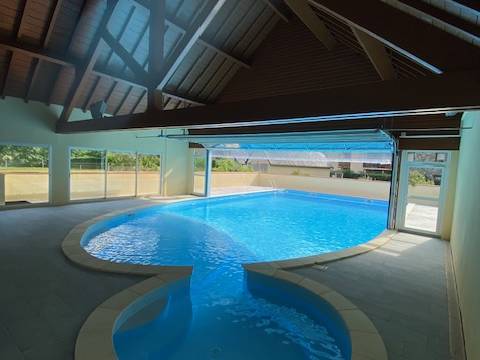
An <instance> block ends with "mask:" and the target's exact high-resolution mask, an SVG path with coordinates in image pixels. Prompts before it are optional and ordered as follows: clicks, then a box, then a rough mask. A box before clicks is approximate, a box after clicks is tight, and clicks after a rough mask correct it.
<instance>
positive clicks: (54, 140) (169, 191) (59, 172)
mask: <svg viewBox="0 0 480 360" xmlns="http://www.w3.org/2000/svg"><path fill="white" fill-rule="evenodd" d="M60 110H61V108H60V107H58V106H50V107H47V106H46V105H44V104H42V103H38V102H29V103H28V104H26V103H25V102H23V100H20V99H15V98H8V97H7V98H6V99H5V100H2V101H0V144H1V143H18V144H25V145H50V146H51V164H50V173H51V200H52V203H54V204H64V203H66V202H68V198H69V147H87V148H95V149H108V150H118V151H132V152H137V151H138V152H146V153H156V154H160V155H161V156H162V166H163V171H164V193H165V195H178V194H186V193H188V178H187V172H188V167H189V163H188V159H189V158H188V143H187V142H185V141H180V140H167V139H164V138H158V137H155V136H156V135H158V134H159V131H156V130H147V131H116V132H97V133H87V134H68V135H66V134H56V133H55V132H54V128H55V122H56V120H57V119H58V113H59V111H60ZM85 117H86V114H84V113H82V111H80V110H75V112H74V114H73V116H72V118H73V119H79V118H85ZM92 121H94V120H92ZM171 132H174V131H173V130H172V131H171ZM146 136H150V137H149V138H141V137H146Z"/></svg>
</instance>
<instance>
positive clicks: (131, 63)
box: [103, 30, 147, 81]
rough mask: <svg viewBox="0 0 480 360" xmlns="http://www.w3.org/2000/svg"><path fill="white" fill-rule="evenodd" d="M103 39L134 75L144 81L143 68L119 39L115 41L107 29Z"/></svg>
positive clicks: (144, 72)
mask: <svg viewBox="0 0 480 360" xmlns="http://www.w3.org/2000/svg"><path fill="white" fill-rule="evenodd" d="M103 40H105V42H106V43H107V45H108V46H110V48H111V49H112V50H113V52H114V53H115V54H117V55H118V57H120V59H122V61H123V62H124V63H125V64H126V65H127V67H128V68H129V69H130V70H132V72H133V73H134V74H135V76H136V77H137V78H138V79H141V80H142V81H146V78H147V73H146V71H145V70H144V69H143V67H142V65H140V64H139V63H138V62H137V60H135V58H134V57H133V55H132V54H131V53H129V52H128V51H127V49H125V48H124V47H123V46H122V45H121V44H120V42H119V41H117V40H116V39H115V38H114V37H113V35H112V34H111V33H110V32H109V31H108V30H107V31H105V33H104V34H103Z"/></svg>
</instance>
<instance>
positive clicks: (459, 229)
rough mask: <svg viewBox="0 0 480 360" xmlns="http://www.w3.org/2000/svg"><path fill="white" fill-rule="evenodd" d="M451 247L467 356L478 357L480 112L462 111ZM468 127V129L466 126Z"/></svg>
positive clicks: (479, 298)
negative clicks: (463, 112) (479, 158)
mask: <svg viewBox="0 0 480 360" xmlns="http://www.w3.org/2000/svg"><path fill="white" fill-rule="evenodd" d="M462 128H464V130H462V141H461V145H460V153H459V160H458V172H457V184H456V196H455V206H454V211H453V222H452V236H451V246H452V253H453V262H454V266H455V275H456V279H457V286H458V295H459V302H460V308H461V311H462V319H463V327H464V334H465V345H466V352H467V358H468V359H472V360H473V359H480V166H479V161H478V157H479V154H480V112H469V113H465V114H464V116H463V119H462ZM469 128H470V129H469Z"/></svg>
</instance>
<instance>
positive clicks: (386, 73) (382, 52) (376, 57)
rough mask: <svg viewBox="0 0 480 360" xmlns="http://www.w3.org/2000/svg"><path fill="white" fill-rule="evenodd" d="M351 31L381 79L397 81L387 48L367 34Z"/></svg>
mask: <svg viewBox="0 0 480 360" xmlns="http://www.w3.org/2000/svg"><path fill="white" fill-rule="evenodd" d="M351 29H352V31H353V34H354V35H355V37H356V38H357V40H358V42H359V43H360V45H361V46H362V48H363V50H364V51H365V53H366V54H367V57H368V58H369V59H370V62H371V63H372V65H373V67H374V68H375V70H376V71H377V73H378V75H379V76H380V78H381V79H382V80H393V79H395V78H396V72H395V69H394V68H393V64H392V59H391V58H390V55H388V52H387V49H385V46H384V45H383V44H382V43H381V42H380V41H378V40H377V39H375V38H373V37H371V36H370V35H368V34H367V33H364V32H363V31H361V30H359V29H356V28H354V27H352V28H351Z"/></svg>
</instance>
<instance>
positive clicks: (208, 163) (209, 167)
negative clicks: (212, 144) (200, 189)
mask: <svg viewBox="0 0 480 360" xmlns="http://www.w3.org/2000/svg"><path fill="white" fill-rule="evenodd" d="M206 157H207V159H206V162H205V196H206V197H209V196H210V194H211V187H212V186H211V184H210V182H211V178H212V153H211V151H210V150H207V155H206Z"/></svg>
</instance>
